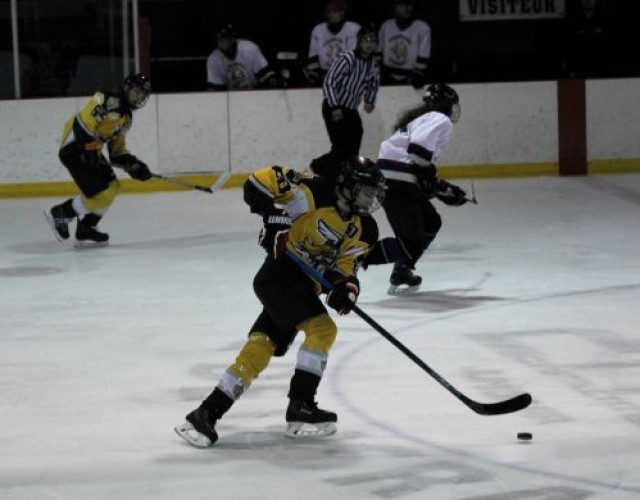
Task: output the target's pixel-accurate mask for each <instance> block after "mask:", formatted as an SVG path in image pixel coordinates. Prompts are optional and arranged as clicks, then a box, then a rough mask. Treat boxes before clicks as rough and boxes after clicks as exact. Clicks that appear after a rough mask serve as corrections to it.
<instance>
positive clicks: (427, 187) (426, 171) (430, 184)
mask: <svg viewBox="0 0 640 500" xmlns="http://www.w3.org/2000/svg"><path fill="white" fill-rule="evenodd" d="M413 174H414V175H415V176H416V178H417V179H418V188H419V189H420V192H421V194H422V196H423V197H424V198H425V199H427V200H430V199H431V198H433V197H434V196H436V194H437V191H438V178H437V176H436V167H434V166H428V167H419V166H418V165H415V166H414V168H413Z"/></svg>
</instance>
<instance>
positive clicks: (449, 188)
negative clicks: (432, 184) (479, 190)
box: [436, 180, 468, 207]
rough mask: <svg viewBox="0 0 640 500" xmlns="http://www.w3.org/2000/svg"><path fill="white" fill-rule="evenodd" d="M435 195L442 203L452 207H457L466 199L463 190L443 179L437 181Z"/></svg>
mask: <svg viewBox="0 0 640 500" xmlns="http://www.w3.org/2000/svg"><path fill="white" fill-rule="evenodd" d="M436 196H437V197H438V199H439V200H440V201H441V202H442V203H445V204H447V205H450V206H452V207H459V206H460V205H464V204H465V203H466V202H467V201H468V200H467V193H465V192H464V190H462V189H460V188H459V187H458V186H454V185H453V184H450V183H449V182H447V181H443V180H439V181H438V192H437V193H436Z"/></svg>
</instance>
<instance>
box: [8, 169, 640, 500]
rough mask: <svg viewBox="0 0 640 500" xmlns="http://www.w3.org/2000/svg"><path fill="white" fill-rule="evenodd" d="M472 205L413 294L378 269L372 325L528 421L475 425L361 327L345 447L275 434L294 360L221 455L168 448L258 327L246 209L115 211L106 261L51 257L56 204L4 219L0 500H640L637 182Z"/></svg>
mask: <svg viewBox="0 0 640 500" xmlns="http://www.w3.org/2000/svg"><path fill="white" fill-rule="evenodd" d="M460 185H461V186H462V187H465V188H467V189H469V187H470V181H464V180H463V181H460ZM476 192H477V197H478V200H479V204H478V205H477V206H473V205H469V204H468V205H466V206H463V207H458V208H453V207H447V206H444V205H442V204H439V203H438V209H439V211H440V213H441V215H442V217H443V220H444V226H443V229H442V231H441V233H440V234H439V236H438V238H437V240H436V242H435V243H434V245H433V246H432V248H431V249H429V250H428V252H427V254H426V255H425V256H424V257H423V259H422V260H421V261H420V262H419V264H418V272H419V273H420V274H421V275H422V276H423V278H424V284H423V287H422V290H421V291H420V292H419V293H417V294H415V295H413V296H410V297H390V296H388V295H386V289H387V284H388V276H389V273H390V267H389V266H379V267H376V268H369V269H368V270H367V271H364V272H362V273H361V281H362V287H363V292H362V295H361V297H360V300H359V305H360V307H361V308H362V309H363V310H364V311H365V312H367V313H368V314H369V315H370V316H372V317H373V318H374V319H375V320H377V321H378V322H379V323H380V324H382V325H383V326H384V327H385V328H386V329H387V330H389V331H390V332H391V333H392V334H393V335H394V336H395V337H397V338H398V339H399V340H400V341H402V342H403V343H404V344H406V345H407V346H408V347H409V348H410V349H411V350H412V351H413V352H414V353H416V355H418V356H419V357H420V358H421V359H422V360H424V361H425V362H426V363H427V364H428V365H429V366H430V367H432V368H433V369H435V370H436V371H437V372H439V373H440V374H441V375H442V376H443V377H445V378H446V379H447V380H448V381H449V382H451V383H452V384H453V385H454V386H456V387H457V388H458V389H459V390H461V391H462V392H463V393H465V394H466V395H468V396H469V397H471V398H473V399H476V400H480V401H482V402H493V401H498V400H501V399H506V398H509V397H512V396H514V395H516V394H519V393H522V392H530V393H531V394H532V395H533V398H534V402H533V404H532V406H531V407H530V408H528V409H526V410H524V411H521V412H518V413H514V414H511V415H504V416H480V415H476V414H475V413H473V412H472V411H471V410H469V409H468V408H467V407H466V406H464V405H463V404H462V403H461V402H460V401H459V400H457V399H456V398H455V397H453V396H452V395H451V394H450V393H449V392H447V391H446V390H445V389H444V388H443V387H442V386H441V385H439V384H438V383H437V382H436V381H435V380H434V379H433V378H431V377H430V376H429V375H428V374H427V373H425V372H424V371H422V370H421V369H420V368H419V367H417V366H416V365H414V364H413V363H412V361H411V360H409V359H408V358H407V357H406V356H405V355H404V354H402V353H401V352H400V351H399V350H398V349H396V347H394V346H393V345H391V344H390V343H389V342H388V341H387V340H385V339H384V338H382V337H381V336H380V335H379V334H378V333H376V332H375V331H373V330H372V329H371V328H370V327H369V326H368V325H366V324H365V323H364V322H363V321H362V320H361V319H360V318H359V317H358V316H356V315H355V314H351V315H349V316H346V317H337V316H336V321H337V323H338V326H339V330H340V333H339V337H338V341H337V342H336V345H335V347H334V349H333V351H332V353H331V356H330V359H329V364H328V367H327V371H326V373H325V377H324V380H323V382H322V385H321V388H320V391H319V394H318V401H319V403H320V405H321V406H322V407H325V408H328V409H331V410H334V411H336V412H337V413H338V415H339V422H338V433H337V434H336V435H335V436H333V437H330V438H326V439H324V440H319V441H292V440H290V439H287V438H285V437H284V436H283V431H284V428H285V422H284V411H285V408H286V404H287V397H286V395H287V389H288V382H289V377H290V375H291V374H292V371H293V367H294V364H295V352H296V348H297V345H298V343H299V341H300V339H298V341H297V342H296V344H294V346H293V348H292V350H291V351H290V352H289V353H288V354H287V355H286V356H285V357H283V358H277V359H274V360H273V362H272V364H271V365H270V366H269V367H268V368H267V370H266V371H265V372H264V373H263V376H262V377H261V378H260V379H258V380H257V381H255V382H254V384H253V386H252V387H251V388H250V389H249V390H248V391H247V393H246V394H245V395H244V396H243V398H242V399H241V400H239V401H238V403H237V404H236V405H235V406H234V407H233V408H232V410H231V411H230V412H229V413H228V414H227V415H226V416H225V418H224V419H223V420H221V421H220V422H219V425H218V430H219V433H220V440H219V442H218V443H217V444H216V446H215V447H213V448H211V449H207V450H198V449H195V448H192V447H190V446H188V445H187V444H186V443H184V442H183V441H181V440H180V439H179V438H178V437H177V436H176V435H175V434H174V432H173V426H174V425H176V424H178V423H180V422H182V421H183V419H184V415H185V414H186V413H188V412H189V411H191V410H192V409H193V408H195V407H196V406H197V405H198V404H199V402H200V401H201V400H202V399H203V398H204V397H206V396H207V395H208V394H209V392H210V390H211V389H212V388H213V387H214V385H215V384H216V382H217V380H218V377H219V376H220V375H221V373H222V372H223V371H224V369H225V368H226V366H227V365H229V364H230V363H231V362H232V361H233V358H234V356H235V353H236V351H237V350H238V348H239V347H240V346H241V345H242V343H243V341H244V338H245V336H246V334H247V331H248V328H249V327H250V326H251V324H252V322H253V320H254V318H255V317H256V316H257V313H258V312H259V310H260V306H259V303H258V301H257V299H256V298H255V297H254V295H253V291H252V286H251V283H252V278H253V275H254V274H255V272H256V271H257V269H258V268H259V266H260V264H261V261H262V259H263V253H262V249H261V248H260V247H258V246H257V244H256V240H257V233H258V230H259V227H260V224H261V221H260V219H259V218H258V217H256V216H255V215H251V214H250V213H249V211H248V209H247V207H246V206H245V205H244V203H243V201H242V193H241V190H238V189H230V190H223V191H220V192H218V193H216V194H215V195H213V196H211V195H209V194H205V193H200V192H183V193H164V194H147V195H137V196H121V197H119V198H118V199H117V200H116V202H115V205H114V206H113V208H112V210H111V212H110V213H109V214H108V216H107V217H106V218H105V220H104V221H103V223H102V224H101V228H102V229H103V230H105V231H108V232H109V233H110V235H111V242H112V243H111V245H110V246H109V247H107V248H102V249H93V250H75V249H73V248H72V247H71V246H70V245H67V244H59V243H57V242H55V241H54V239H53V236H52V235H51V233H50V231H49V228H48V227H47V226H46V224H45V222H44V218H43V217H42V211H43V209H45V208H47V207H49V206H51V205H53V204H54V203H57V202H59V201H61V200H62V199H63V198H55V199H54V198H47V199H21V200H2V201H0V234H1V240H0V248H1V250H0V252H1V253H0V498H1V499H3V500H4V499H39V500H40V499H114V500H115V499H153V500H164V499H167V500H168V499H189V500H192V499H240V500H244V499H260V500H264V499H265V498H269V499H270V498H274V499H276V498H277V499H283V500H290V499H300V498H302V499H304V500H316V499H317V500H325V499H342V498H344V499H354V500H357V499H403V500H404V499H407V500H408V499H437V500H440V499H466V500H470V499H475V500H480V499H482V500H514V499H515V500H517V499H582V498H590V499H604V498H606V499H628V498H640V332H639V331H638V324H639V323H640V313H639V309H638V308H639V306H640V176H639V175H624V176H591V177H586V178H585V177H578V178H530V179H513V180H509V179H502V180H479V181H476ZM381 225H382V229H383V233H386V232H387V231H388V229H387V228H386V226H385V223H384V220H381ZM521 431H526V432H531V433H532V434H533V441H532V442H530V443H524V442H519V441H518V440H517V439H516V434H517V433H518V432H521Z"/></svg>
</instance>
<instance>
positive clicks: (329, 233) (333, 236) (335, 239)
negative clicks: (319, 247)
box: [318, 219, 343, 248]
mask: <svg viewBox="0 0 640 500" xmlns="http://www.w3.org/2000/svg"><path fill="white" fill-rule="evenodd" d="M318 233H319V234H320V236H322V237H323V238H324V240H325V242H326V243H327V244H328V245H329V246H330V247H332V248H338V247H339V246H340V244H341V243H342V239H343V236H342V235H341V234H340V233H339V232H338V231H336V230H335V229H333V228H332V227H331V226H329V224H327V223H326V222H325V221H323V220H322V219H318Z"/></svg>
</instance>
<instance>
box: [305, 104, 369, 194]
mask: <svg viewBox="0 0 640 500" xmlns="http://www.w3.org/2000/svg"><path fill="white" fill-rule="evenodd" d="M322 118H323V119H324V123H325V126H326V127H327V133H328V134H329V141H331V150H330V151H329V152H328V153H326V154H324V155H322V156H319V157H318V158H316V159H314V160H313V161H312V162H311V170H313V172H314V173H316V174H318V175H321V176H323V177H327V178H328V179H330V180H332V181H333V180H335V179H336V177H337V176H338V174H339V173H340V163H341V162H342V161H344V160H345V159H347V158H349V157H350V156H354V155H357V154H358V153H359V152H360V145H361V143H362V134H363V129H362V119H361V118H360V113H358V110H357V109H345V108H342V120H339V121H333V117H332V116H331V108H329V106H328V105H327V103H326V102H323V103H322Z"/></svg>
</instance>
